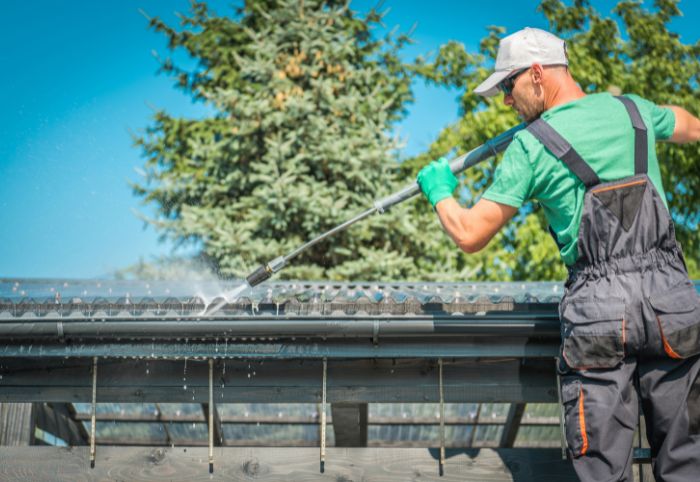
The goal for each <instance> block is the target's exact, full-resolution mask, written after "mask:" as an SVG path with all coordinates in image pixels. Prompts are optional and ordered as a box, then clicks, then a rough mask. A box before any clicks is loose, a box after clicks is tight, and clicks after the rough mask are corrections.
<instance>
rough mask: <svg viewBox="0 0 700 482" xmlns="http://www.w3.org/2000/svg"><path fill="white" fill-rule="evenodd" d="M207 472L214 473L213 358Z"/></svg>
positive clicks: (210, 380)
mask: <svg viewBox="0 0 700 482" xmlns="http://www.w3.org/2000/svg"><path fill="white" fill-rule="evenodd" d="M209 473H210V474H213V473H214V359H213V358H210V359H209Z"/></svg>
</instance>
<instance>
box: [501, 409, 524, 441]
mask: <svg viewBox="0 0 700 482" xmlns="http://www.w3.org/2000/svg"><path fill="white" fill-rule="evenodd" d="M524 413H525V404H524V403H511V404H510V408H509V409H508V417H507V418H506V424H505V426H504V427H503V433H502V434H501V443H500V444H499V445H500V447H504V448H509V447H512V446H513V444H514V443H515V438H516V437H517V436H518V429H519V428H520V425H521V424H522V422H521V421H522V418H523V414H524Z"/></svg>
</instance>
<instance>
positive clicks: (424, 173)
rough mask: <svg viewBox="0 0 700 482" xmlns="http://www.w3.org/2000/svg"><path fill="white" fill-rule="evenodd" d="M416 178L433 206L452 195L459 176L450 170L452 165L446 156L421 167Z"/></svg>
mask: <svg viewBox="0 0 700 482" xmlns="http://www.w3.org/2000/svg"><path fill="white" fill-rule="evenodd" d="M416 180H417V181H418V185H419V186H420V190H421V191H423V194H425V197H426V198H428V201H430V204H432V205H433V207H435V205H436V204H437V203H439V202H440V201H442V200H443V199H445V198H448V197H451V196H452V191H454V190H455V187H457V178H456V177H455V175H454V174H452V171H450V165H449V163H448V162H447V159H445V158H444V157H441V158H440V159H438V160H437V161H433V162H431V163H430V164H428V165H427V166H425V167H424V168H423V169H421V170H420V172H419V173H418V178H417V179H416Z"/></svg>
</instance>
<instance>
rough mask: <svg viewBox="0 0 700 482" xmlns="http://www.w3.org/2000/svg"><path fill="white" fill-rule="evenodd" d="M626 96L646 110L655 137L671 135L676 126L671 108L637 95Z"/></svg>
mask: <svg viewBox="0 0 700 482" xmlns="http://www.w3.org/2000/svg"><path fill="white" fill-rule="evenodd" d="M626 97H629V98H630V99H632V100H633V101H634V102H635V103H636V104H637V105H638V106H639V107H640V110H641V111H642V112H643V111H646V112H648V115H649V117H650V118H651V124H652V126H653V128H654V135H655V136H656V139H658V140H665V139H668V138H669V137H671V136H672V135H673V130H674V129H675V128H676V115H675V114H674V113H673V111H672V110H671V109H669V108H667V107H660V106H658V105H656V104H654V103H653V102H650V101H648V100H646V99H643V98H642V97H639V96H638V95H627V96H626Z"/></svg>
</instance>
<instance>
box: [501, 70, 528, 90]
mask: <svg viewBox="0 0 700 482" xmlns="http://www.w3.org/2000/svg"><path fill="white" fill-rule="evenodd" d="M526 70H530V67H525V68H524V69H520V70H517V71H515V73H514V74H512V75H511V76H510V77H506V78H505V79H503V80H502V81H501V82H500V83H499V84H498V89H499V90H500V91H501V92H503V93H504V94H505V95H510V94H512V93H513V87H515V80H516V79H517V78H518V77H520V74H522V73H523V72H525V71H526Z"/></svg>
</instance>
